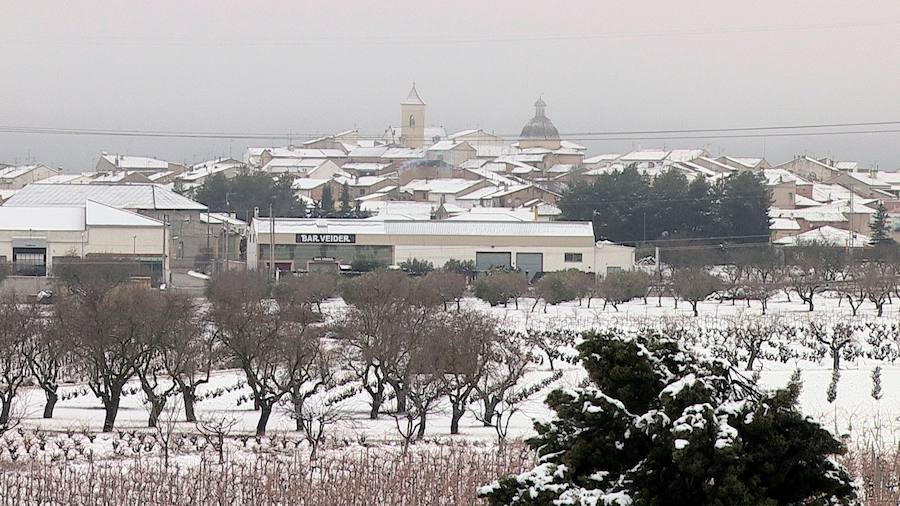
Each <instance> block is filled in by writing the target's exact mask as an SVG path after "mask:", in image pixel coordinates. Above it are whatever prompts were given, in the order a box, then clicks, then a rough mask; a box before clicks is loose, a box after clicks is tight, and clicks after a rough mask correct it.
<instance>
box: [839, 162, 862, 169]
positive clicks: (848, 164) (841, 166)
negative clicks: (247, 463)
mask: <svg viewBox="0 0 900 506" xmlns="http://www.w3.org/2000/svg"><path fill="white" fill-rule="evenodd" d="M834 168H835V169H839V170H858V169H859V162H834Z"/></svg>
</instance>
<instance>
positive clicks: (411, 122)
mask: <svg viewBox="0 0 900 506" xmlns="http://www.w3.org/2000/svg"><path fill="white" fill-rule="evenodd" d="M409 128H416V118H415V116H413V115H412V114H410V115H409Z"/></svg>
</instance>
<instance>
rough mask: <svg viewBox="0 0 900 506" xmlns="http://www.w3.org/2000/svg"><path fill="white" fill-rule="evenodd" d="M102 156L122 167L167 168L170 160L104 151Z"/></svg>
mask: <svg viewBox="0 0 900 506" xmlns="http://www.w3.org/2000/svg"><path fill="white" fill-rule="evenodd" d="M100 156H102V157H103V158H104V159H105V160H106V161H107V162H109V163H111V164H113V165H115V166H116V167H118V168H120V169H167V168H169V162H166V161H163V160H157V159H156V158H150V157H147V156H130V155H116V154H107V153H103V154H102V155H100Z"/></svg>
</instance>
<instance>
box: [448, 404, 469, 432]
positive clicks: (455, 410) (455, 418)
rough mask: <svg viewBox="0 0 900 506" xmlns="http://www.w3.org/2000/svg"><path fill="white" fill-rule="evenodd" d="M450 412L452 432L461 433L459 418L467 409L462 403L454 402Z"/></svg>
mask: <svg viewBox="0 0 900 506" xmlns="http://www.w3.org/2000/svg"><path fill="white" fill-rule="evenodd" d="M451 410H452V413H451V414H450V434H459V420H460V419H461V418H462V417H463V415H464V414H465V412H466V410H465V408H464V407H463V406H462V405H457V404H454V405H453V406H451Z"/></svg>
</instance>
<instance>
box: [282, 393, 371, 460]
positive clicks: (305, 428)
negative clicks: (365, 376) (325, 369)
mask: <svg viewBox="0 0 900 506" xmlns="http://www.w3.org/2000/svg"><path fill="white" fill-rule="evenodd" d="M359 392H360V389H359V388H358V387H350V388H345V389H344V390H331V391H326V392H323V393H322V394H321V395H319V396H317V397H313V398H311V399H307V400H306V402H304V403H303V405H302V406H301V408H300V411H299V412H294V413H293V416H296V417H297V420H298V427H299V428H300V429H299V430H300V432H301V433H302V434H303V437H304V439H306V442H307V443H308V444H309V449H310V452H309V459H310V460H315V459H316V457H317V454H318V450H319V447H320V446H321V444H322V443H323V442H324V441H325V436H326V435H327V433H328V430H329V429H330V428H331V427H333V426H334V425H337V424H338V423H340V422H341V421H343V420H346V419H347V418H348V417H349V414H348V412H347V409H346V406H345V404H346V402H347V401H348V400H349V399H350V398H352V397H353V396H355V395H356V394H358V393H359Z"/></svg>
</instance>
